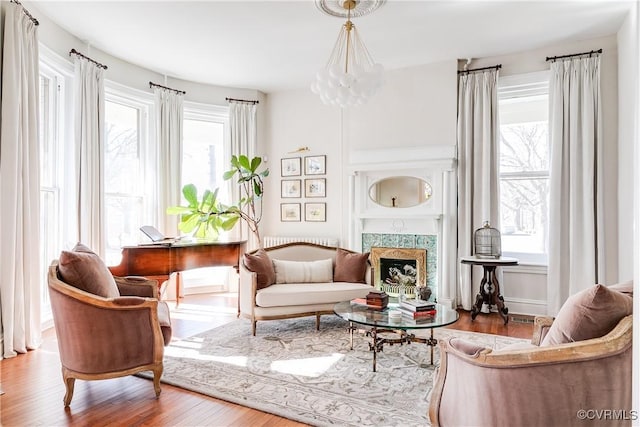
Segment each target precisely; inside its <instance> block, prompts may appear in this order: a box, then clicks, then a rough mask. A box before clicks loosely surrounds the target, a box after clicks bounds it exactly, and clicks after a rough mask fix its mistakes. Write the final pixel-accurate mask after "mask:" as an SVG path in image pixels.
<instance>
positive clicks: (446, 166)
mask: <svg viewBox="0 0 640 427" xmlns="http://www.w3.org/2000/svg"><path fill="white" fill-rule="evenodd" d="M347 170H348V173H349V204H350V209H349V212H350V218H349V240H350V242H349V245H350V247H354V248H361V247H362V234H363V233H383V234H417V235H436V236H437V240H438V258H437V264H438V267H437V271H438V280H437V282H438V288H439V289H438V295H439V302H441V303H445V304H449V305H451V306H453V303H454V301H453V300H454V298H455V297H454V295H455V289H450V286H455V285H453V284H455V280H452V279H454V277H453V276H455V265H456V264H455V258H456V254H455V248H456V222H457V221H456V193H457V189H456V177H455V175H456V174H455V171H456V147H455V145H432V146H423V147H401V148H392V149H371V150H354V151H351V152H350V153H349V162H348V166H347ZM391 177H415V178H419V179H422V180H423V181H426V182H428V183H429V184H430V185H431V188H432V196H431V197H430V198H429V199H428V200H427V201H426V202H424V203H421V204H419V205H417V206H412V207H406V208H405V207H403V208H398V207H385V206H382V205H380V204H378V203H376V202H375V201H373V200H372V199H371V198H370V197H369V189H370V187H371V186H372V185H373V184H374V183H376V182H378V181H380V180H383V179H385V178H391Z"/></svg>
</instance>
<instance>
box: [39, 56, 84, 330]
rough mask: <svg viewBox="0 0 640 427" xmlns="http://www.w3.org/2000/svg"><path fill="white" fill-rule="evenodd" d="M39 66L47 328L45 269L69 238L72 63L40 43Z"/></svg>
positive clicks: (43, 273) (43, 291)
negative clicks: (69, 140)
mask: <svg viewBox="0 0 640 427" xmlns="http://www.w3.org/2000/svg"><path fill="white" fill-rule="evenodd" d="M39 66H40V76H39V86H40V88H39V89H40V94H39V95H40V102H39V119H40V122H39V129H38V133H39V135H38V137H39V146H40V147H39V155H40V224H39V226H40V247H39V250H40V276H39V277H40V296H41V313H40V319H41V321H42V327H43V328H47V327H50V326H51V325H52V322H53V316H52V313H51V305H50V302H49V292H48V286H47V273H48V269H49V265H50V264H51V261H52V260H54V259H56V258H58V257H59V255H60V250H61V249H63V248H64V247H66V245H67V244H68V239H69V237H68V236H67V233H68V230H69V226H68V218H67V217H68V215H67V213H66V212H65V211H64V209H65V206H66V205H67V201H68V200H67V199H65V197H69V193H65V191H64V188H65V187H69V186H68V185H65V183H67V184H68V182H67V181H66V179H67V174H69V170H70V168H68V167H67V165H68V162H67V160H66V156H68V155H69V150H67V149H66V148H67V147H66V146H65V144H64V141H67V140H68V139H69V137H68V135H70V134H71V132H70V123H71V122H70V115H69V114H66V110H67V108H66V102H69V100H70V99H72V97H71V92H70V91H71V90H72V85H71V74H72V72H73V67H72V66H70V65H69V64H68V62H67V61H65V60H64V59H62V60H61V59H60V58H59V57H58V56H57V55H55V54H53V53H51V52H50V51H49V50H48V49H46V48H44V47H43V46H40V64H39ZM71 174H72V173H71ZM70 192H71V191H70ZM65 239H66V240H65ZM71 240H75V237H71ZM74 243H75V242H74Z"/></svg>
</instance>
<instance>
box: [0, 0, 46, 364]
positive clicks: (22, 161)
mask: <svg viewBox="0 0 640 427" xmlns="http://www.w3.org/2000/svg"><path fill="white" fill-rule="evenodd" d="M4 30H5V33H4V46H3V56H4V58H3V69H2V110H1V111H2V114H1V117H2V119H1V122H0V123H1V126H0V127H1V129H0V206H2V209H1V210H0V307H1V309H2V310H1V311H2V338H3V339H2V345H1V347H2V353H1V356H2V357H13V356H16V355H17V353H26V352H27V350H28V349H33V348H36V347H38V345H39V344H40V341H41V331H40V282H41V280H44V277H40V256H39V255H40V228H39V225H40V172H39V171H40V155H39V152H40V151H39V141H38V121H39V112H38V108H39V94H38V91H39V74H40V72H39V67H38V36H37V26H36V25H35V24H34V23H33V22H32V21H31V19H30V18H29V17H28V16H26V15H25V13H24V12H23V9H22V6H20V5H17V4H15V3H9V4H6V16H5V22H4ZM2 357H0V358H2Z"/></svg>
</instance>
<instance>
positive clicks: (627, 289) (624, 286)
mask: <svg viewBox="0 0 640 427" xmlns="http://www.w3.org/2000/svg"><path fill="white" fill-rule="evenodd" d="M607 287H608V288H609V289H610V290H613V291H618V292H622V293H623V294H627V295H629V296H633V280H629V281H628V282H621V283H616V284H615V285H609V286H607Z"/></svg>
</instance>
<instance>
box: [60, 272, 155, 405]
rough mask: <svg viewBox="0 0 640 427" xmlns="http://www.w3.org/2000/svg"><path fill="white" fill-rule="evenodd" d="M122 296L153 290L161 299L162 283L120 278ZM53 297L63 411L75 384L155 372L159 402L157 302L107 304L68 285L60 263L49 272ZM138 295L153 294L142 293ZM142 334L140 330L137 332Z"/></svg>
mask: <svg viewBox="0 0 640 427" xmlns="http://www.w3.org/2000/svg"><path fill="white" fill-rule="evenodd" d="M116 284H117V285H118V287H119V288H120V289H122V290H124V289H127V288H129V290H131V289H135V288H136V287H148V288H152V289H153V290H152V291H150V292H152V293H151V295H154V296H156V297H157V295H158V290H157V282H156V281H154V280H146V279H142V278H116ZM48 285H49V294H50V298H51V305H52V309H53V315H54V324H55V328H56V334H57V337H58V348H59V351H60V361H61V363H62V378H63V381H64V384H65V388H66V394H65V396H64V406H65V407H68V406H69V405H70V403H71V399H72V397H73V389H74V384H75V380H76V379H81V380H102V379H110V378H117V377H122V376H127V375H132V374H135V373H137V372H141V371H152V372H153V388H154V390H155V394H156V398H157V397H159V396H160V377H161V376H162V372H163V363H162V360H163V355H164V340H163V336H162V332H161V327H160V323H159V320H158V300H157V299H156V298H145V297H140V296H122V297H118V298H102V297H100V296H96V295H93V294H90V293H88V292H85V291H82V290H80V289H77V288H76V287H74V286H71V285H68V284H66V283H64V282H63V281H62V280H61V279H60V278H59V277H58V262H57V261H54V262H53V263H52V264H51V266H50V267H49V272H48ZM140 291H141V292H135V294H138V295H140V294H145V293H147V292H148V291H146V290H142V288H141V289H140ZM136 328H138V330H136Z"/></svg>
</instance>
